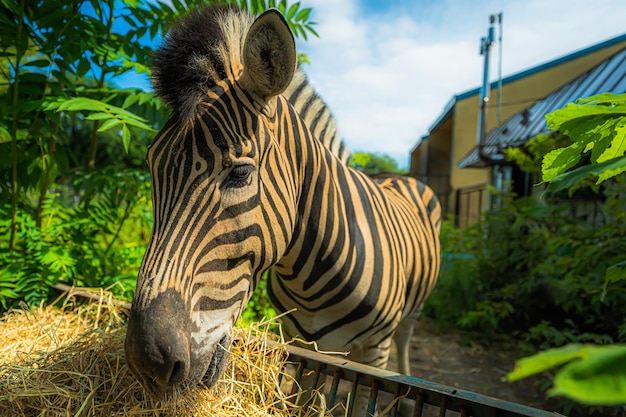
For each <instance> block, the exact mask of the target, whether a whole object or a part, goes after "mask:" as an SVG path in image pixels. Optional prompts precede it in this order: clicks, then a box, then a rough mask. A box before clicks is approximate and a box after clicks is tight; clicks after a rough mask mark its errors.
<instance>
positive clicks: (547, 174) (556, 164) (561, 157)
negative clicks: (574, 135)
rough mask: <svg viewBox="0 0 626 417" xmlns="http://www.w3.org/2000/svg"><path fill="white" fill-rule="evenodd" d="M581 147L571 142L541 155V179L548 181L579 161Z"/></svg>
mask: <svg viewBox="0 0 626 417" xmlns="http://www.w3.org/2000/svg"><path fill="white" fill-rule="evenodd" d="M582 148H583V147H582V146H581V145H580V144H572V145H571V146H568V147H566V148H559V149H555V150H553V151H551V152H548V153H547V154H546V155H545V156H544V157H543V162H542V164H541V171H542V173H543V180H544V181H550V180H552V179H553V178H555V177H556V176H557V175H559V174H561V173H563V172H565V171H567V170H568V169H570V168H571V167H573V166H574V165H576V164H577V163H578V162H579V161H580V158H581V154H580V151H581V149H582Z"/></svg>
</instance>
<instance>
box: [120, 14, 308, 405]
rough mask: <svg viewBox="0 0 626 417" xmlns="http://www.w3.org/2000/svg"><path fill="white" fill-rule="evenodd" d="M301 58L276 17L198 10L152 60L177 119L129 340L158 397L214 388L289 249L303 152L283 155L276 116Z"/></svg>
mask: <svg viewBox="0 0 626 417" xmlns="http://www.w3.org/2000/svg"><path fill="white" fill-rule="evenodd" d="M296 62H297V56H296V50H295V44H294V39H293V35H292V33H291V32H290V30H289V28H288V26H287V24H286V22H285V20H284V18H283V17H282V16H281V15H280V13H278V12H277V11H275V10H271V11H268V12H266V13H264V14H262V15H261V16H259V17H258V18H257V19H256V20H253V18H251V17H250V16H248V15H247V14H245V13H243V12H241V11H239V10H236V9H231V8H207V9H205V10H202V11H199V12H194V13H192V14H191V15H190V16H189V17H187V18H186V19H185V20H183V21H182V22H181V23H179V24H178V26H176V27H175V28H174V29H173V30H172V31H171V32H170V34H169V35H168V37H167V38H166V41H165V44H164V46H163V47H162V48H161V49H160V50H159V51H157V52H156V53H155V58H154V72H153V83H154V87H155V91H156V92H157V94H159V95H160V97H161V98H162V99H163V100H164V101H165V102H166V103H167V104H169V105H170V106H171V107H172V108H173V113H172V116H171V117H170V119H169V120H168V122H167V124H166V125H165V126H164V127H163V130H162V131H161V132H160V133H159V134H158V135H157V137H156V138H155V140H154V142H153V143H152V144H151V146H150V148H149V150H148V156H147V162H148V165H149V168H150V170H151V173H152V186H153V189H152V201H153V205H154V227H153V231H152V236H151V239H150V243H149V245H148V248H147V251H146V254H145V255H144V259H143V263H142V266H141V270H140V271H139V275H138V279H137V288H136V292H135V297H134V299H133V306H132V310H131V314H130V320H129V324H128V332H127V336H126V344H125V350H126V360H127V363H128V365H129V368H130V369H131V371H132V372H133V374H134V375H135V376H137V378H138V379H139V380H140V381H141V382H142V384H143V386H144V388H145V389H146V391H147V392H148V393H149V394H150V395H151V396H152V397H154V398H157V399H162V398H164V397H167V396H168V395H169V394H170V393H171V392H173V391H174V390H175V389H176V388H180V387H183V388H184V387H187V386H193V385H196V384H197V383H198V382H199V381H201V380H202V381H203V382H204V383H205V384H206V385H208V386H211V385H213V384H215V382H216V381H217V379H218V378H219V376H220V374H221V373H222V372H223V370H224V368H225V366H226V364H227V362H228V354H227V351H228V349H229V347H230V339H229V334H230V331H231V328H232V326H233V324H234V322H235V321H236V320H237V319H238V317H239V316H240V314H241V311H242V310H243V308H244V306H245V304H246V303H247V302H248V300H249V299H250V296H251V295H252V292H253V291H254V288H255V287H256V284H257V282H258V281H259V279H260V277H261V274H262V273H263V272H264V271H265V270H267V269H268V268H269V267H270V266H272V265H273V264H275V263H276V262H277V261H278V258H279V257H280V255H281V254H282V253H284V252H285V250H286V247H287V244H288V241H289V239H290V233H291V232H290V230H291V229H292V226H293V222H294V221H295V220H294V217H295V215H294V214H291V213H295V211H296V208H295V207H296V204H297V201H296V200H297V197H296V194H297V193H296V191H295V190H294V186H293V184H294V181H292V179H293V178H292V177H293V176H294V175H298V174H297V173H296V172H291V171H292V170H284V171H282V167H283V166H284V165H285V163H286V161H287V160H288V159H289V158H290V157H293V158H295V156H286V155H285V154H284V152H282V151H280V150H279V149H280V146H279V142H280V141H283V140H285V139H284V135H286V133H280V132H279V131H283V130H284V131H286V129H287V128H285V127H284V126H281V123H279V122H278V121H277V116H276V114H277V113H279V112H280V109H279V107H280V106H281V105H283V104H281V103H285V101H284V98H282V96H280V93H281V92H283V91H284V90H285V88H286V87H287V86H288V84H289V83H290V81H291V79H292V77H293V74H294V72H295V68H296ZM281 135H282V136H281Z"/></svg>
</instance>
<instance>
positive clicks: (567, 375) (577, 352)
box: [507, 344, 626, 405]
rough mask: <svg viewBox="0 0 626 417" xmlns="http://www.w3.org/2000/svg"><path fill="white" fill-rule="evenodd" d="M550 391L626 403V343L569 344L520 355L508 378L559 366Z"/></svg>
mask: <svg viewBox="0 0 626 417" xmlns="http://www.w3.org/2000/svg"><path fill="white" fill-rule="evenodd" d="M560 366H562V368H561V369H560V370H559V372H558V373H557V374H556V376H555V377H554V381H553V382H554V386H553V388H552V389H550V390H549V391H548V395H551V396H557V395H563V396H567V397H569V398H571V399H573V400H576V401H579V402H581V403H585V404H591V405H621V404H625V403H626V373H624V369H626V346H623V345H609V346H596V345H579V344H570V345H567V346H564V347H561V348H557V349H549V350H545V351H543V352H539V353H537V354H536V355H533V356H529V357H527V358H524V359H521V360H520V361H519V362H518V363H517V365H516V367H515V370H513V372H511V373H509V374H508V376H507V379H508V380H509V381H511V382H513V381H517V380H520V379H522V378H526V377H528V376H531V375H534V374H538V373H540V372H544V371H547V370H550V369H553V368H556V367H560Z"/></svg>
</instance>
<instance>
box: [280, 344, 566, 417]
mask: <svg viewBox="0 0 626 417" xmlns="http://www.w3.org/2000/svg"><path fill="white" fill-rule="evenodd" d="M287 351H288V353H289V359H288V362H290V363H291V364H293V365H295V366H296V367H297V371H296V375H295V381H296V382H298V383H300V382H301V381H302V377H303V375H305V373H311V372H312V373H313V379H314V380H315V386H319V382H320V381H321V378H326V376H329V377H330V378H332V382H331V383H330V385H329V387H330V388H329V390H328V391H329V392H328V394H327V395H328V409H332V408H333V407H334V406H335V405H336V402H337V393H338V387H339V384H340V382H341V381H347V382H348V383H349V384H350V396H349V397H348V398H349V401H348V404H347V405H346V407H347V413H346V414H345V415H346V416H348V417H352V416H353V412H354V409H355V407H354V401H355V400H354V399H355V398H356V392H357V387H358V386H359V385H360V386H362V387H368V388H369V400H368V409H367V415H368V416H371V415H375V410H376V407H377V406H378V407H380V406H382V405H383V404H379V402H380V401H379V398H380V394H381V393H388V394H391V395H392V396H393V399H394V400H395V401H394V400H392V401H390V402H387V404H388V405H387V407H389V405H391V409H387V410H388V411H389V414H386V415H389V416H391V417H396V416H399V404H400V403H401V401H398V400H397V399H399V398H402V399H411V400H414V401H415V405H414V409H413V413H412V415H413V417H425V411H424V409H425V406H426V405H430V406H432V407H435V408H436V409H437V411H438V415H439V417H445V416H446V412H447V411H451V412H456V413H458V414H455V413H449V414H448V415H452V414H455V415H459V414H460V416H461V417H517V416H524V417H548V416H551V417H555V416H559V414H558V413H552V412H548V411H543V410H539V409H536V408H532V407H527V406H524V405H521V404H515V403H512V402H507V401H502V400H498V399H496V398H492V397H488V396H485V395H480V394H476V393H473V392H470V391H464V390H460V389H456V388H452V387H448V386H445V385H441V384H437V383H434V382H429V381H425V380H423V379H419V378H414V377H410V376H405V375H401V374H398V373H395V372H391V371H386V370H381V369H376V368H373V367H371V366H366V365H361V364H359V363H356V362H351V361H349V360H346V359H343V358H340V357H335V356H330V355H325V354H322V353H318V352H314V351H310V350H307V349H303V348H299V347H297V346H292V345H289V346H287ZM309 377H310V376H309ZM297 386H298V384H294V389H295V390H297V389H298V388H297ZM432 407H430V408H432ZM342 415H343V414H342ZM430 415H432V412H430ZM354 417H357V416H356V414H355V415H354ZM359 417H360V416H359Z"/></svg>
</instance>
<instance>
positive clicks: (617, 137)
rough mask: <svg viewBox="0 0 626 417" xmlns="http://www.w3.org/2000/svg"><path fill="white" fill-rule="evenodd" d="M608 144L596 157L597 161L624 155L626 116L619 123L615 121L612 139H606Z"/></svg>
mask: <svg viewBox="0 0 626 417" xmlns="http://www.w3.org/2000/svg"><path fill="white" fill-rule="evenodd" d="M607 143H608V144H609V145H610V146H607V148H605V150H604V151H603V152H602V153H601V154H600V155H599V156H598V158H597V159H596V161H597V162H604V161H608V160H609V159H613V158H615V157H618V156H624V154H625V153H626V118H625V119H622V120H621V123H617V124H616V126H615V128H614V136H613V139H611V140H610V142H609V141H607Z"/></svg>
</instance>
